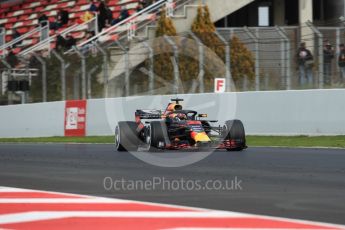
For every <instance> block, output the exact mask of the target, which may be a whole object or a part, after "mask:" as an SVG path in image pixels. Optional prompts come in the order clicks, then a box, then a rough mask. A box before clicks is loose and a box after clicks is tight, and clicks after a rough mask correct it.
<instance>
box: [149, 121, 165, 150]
mask: <svg viewBox="0 0 345 230" xmlns="http://www.w3.org/2000/svg"><path fill="white" fill-rule="evenodd" d="M167 135H168V132H167V126H166V124H165V122H164V121H152V122H151V123H150V128H149V134H148V137H149V138H148V140H147V143H148V144H149V151H151V152H154V151H157V150H162V149H164V148H165V146H166V144H167V143H166V136H167Z"/></svg>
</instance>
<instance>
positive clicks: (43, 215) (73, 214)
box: [0, 211, 251, 224]
mask: <svg viewBox="0 0 345 230" xmlns="http://www.w3.org/2000/svg"><path fill="white" fill-rule="evenodd" d="M78 217H79V218H90V217H91V218H92V217H102V218H104V217H113V218H154V219H157V218H246V217H251V215H247V214H245V215H243V214H239V213H234V212H223V211H210V212H194V211H191V212H184V211H183V212H178V211H171V212H166V211H152V212H151V211H149V212H145V211H140V212H138V211H134V212H132V211H125V212H124V211H115V212H111V211H110V212H109V211H106V212H104V211H68V212H64V211H58V212H54V211H53V212H46V211H44V212H23V213H15V214H5V215H0V224H11V223H23V222H31V221H38V220H39V221H45V220H51V219H61V218H78Z"/></svg>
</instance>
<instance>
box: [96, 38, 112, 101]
mask: <svg viewBox="0 0 345 230" xmlns="http://www.w3.org/2000/svg"><path fill="white" fill-rule="evenodd" d="M94 46H95V47H96V49H98V50H99V51H100V52H101V53H102V55H103V81H104V82H103V84H104V85H103V88H104V89H103V90H104V92H103V93H104V98H107V97H108V95H109V92H108V88H109V87H108V84H109V71H108V66H109V58H108V54H107V52H106V51H105V50H104V49H103V48H102V47H101V46H100V45H98V44H97V43H94Z"/></svg>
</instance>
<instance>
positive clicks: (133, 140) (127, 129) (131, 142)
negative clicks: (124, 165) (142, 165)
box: [115, 121, 139, 152]
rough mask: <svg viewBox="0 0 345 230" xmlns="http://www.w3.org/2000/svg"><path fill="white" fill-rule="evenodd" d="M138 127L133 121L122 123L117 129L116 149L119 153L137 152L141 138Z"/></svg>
mask: <svg viewBox="0 0 345 230" xmlns="http://www.w3.org/2000/svg"><path fill="white" fill-rule="evenodd" d="M137 127H138V125H137V124H136V123H135V122H133V121H121V122H119V123H118V124H117V126H116V128H115V147H116V150H117V151H120V152H125V151H137V150H138V145H139V137H138V133H137Z"/></svg>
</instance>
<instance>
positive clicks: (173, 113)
mask: <svg viewBox="0 0 345 230" xmlns="http://www.w3.org/2000/svg"><path fill="white" fill-rule="evenodd" d="M182 101H183V99H178V98H177V99H171V103H169V104H168V106H167V107H166V109H165V110H143V109H138V110H136V112H135V121H120V122H118V124H117V126H116V128H115V145H116V149H117V150H118V151H137V150H138V149H147V150H149V151H157V150H165V149H166V150H180V149H183V150H187V149H196V150H198V149H226V150H228V151H241V150H243V149H245V148H247V146H246V137H245V130H244V126H243V124H242V122H241V121H240V120H228V121H226V122H225V124H224V125H222V126H221V125H218V126H211V123H217V122H218V121H217V120H207V119H205V118H207V114H198V112H197V111H194V110H185V109H183V107H182V105H181V104H180V102H182Z"/></svg>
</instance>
